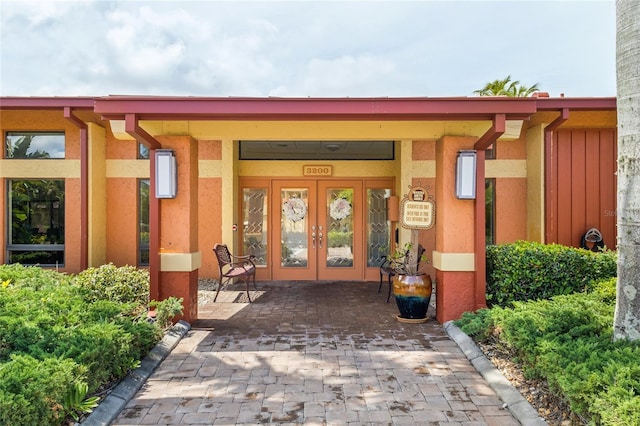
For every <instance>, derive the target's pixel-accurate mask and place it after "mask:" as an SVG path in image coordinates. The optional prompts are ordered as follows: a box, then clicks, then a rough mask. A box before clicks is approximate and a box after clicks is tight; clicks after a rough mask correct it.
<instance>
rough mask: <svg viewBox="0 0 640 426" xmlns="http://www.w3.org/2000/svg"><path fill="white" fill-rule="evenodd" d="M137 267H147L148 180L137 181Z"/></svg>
mask: <svg viewBox="0 0 640 426" xmlns="http://www.w3.org/2000/svg"><path fill="white" fill-rule="evenodd" d="M138 265H139V266H148V265H149V179H138Z"/></svg>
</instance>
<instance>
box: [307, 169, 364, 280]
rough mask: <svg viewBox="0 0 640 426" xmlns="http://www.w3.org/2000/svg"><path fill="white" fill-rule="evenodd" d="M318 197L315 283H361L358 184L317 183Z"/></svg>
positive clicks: (360, 190)
mask: <svg viewBox="0 0 640 426" xmlns="http://www.w3.org/2000/svg"><path fill="white" fill-rule="evenodd" d="M318 194H319V195H318V196H319V197H320V198H321V199H319V200H318V208H319V209H320V211H319V212H318V215H319V221H318V233H319V243H318V258H319V260H318V279H320V280H331V279H333V280H338V279H339V280H350V279H352V280H358V279H362V273H363V263H364V262H363V259H362V228H363V226H362V219H363V217H362V213H363V210H362V201H361V200H362V198H363V196H362V181H360V180H353V181H352V180H344V181H319V182H318Z"/></svg>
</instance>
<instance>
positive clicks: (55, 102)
mask: <svg viewBox="0 0 640 426" xmlns="http://www.w3.org/2000/svg"><path fill="white" fill-rule="evenodd" d="M94 99H95V98H88V97H53V98H46V97H28V98H18V97H3V98H0V108H2V109H37V110H43V109H62V108H65V107H71V108H74V109H93V108H94Z"/></svg>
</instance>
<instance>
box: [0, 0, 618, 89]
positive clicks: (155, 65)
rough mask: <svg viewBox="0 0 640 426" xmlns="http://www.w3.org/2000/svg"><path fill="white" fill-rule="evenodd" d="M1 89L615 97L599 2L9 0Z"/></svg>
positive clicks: (608, 17)
mask: <svg viewBox="0 0 640 426" xmlns="http://www.w3.org/2000/svg"><path fill="white" fill-rule="evenodd" d="M0 14H1V16H0V18H1V22H0V24H1V27H2V29H1V31H2V33H1V40H0V41H1V43H2V44H1V46H0V48H1V53H0V71H1V72H0V94H2V95H5V96H6V95H23V96H31V95H106V94H155V95H203V96H270V95H272V96H354V97H355V96H460V95H471V93H472V92H473V90H475V89H477V88H479V87H481V86H482V85H484V83H486V82H488V81H490V80H494V79H497V78H502V77H504V76H506V75H508V74H511V76H512V77H513V78H515V79H518V80H520V81H522V82H523V83H525V84H533V83H536V82H539V83H540V87H541V88H542V89H543V90H547V91H549V92H551V93H552V95H558V94H559V93H561V92H564V93H566V94H567V95H571V96H614V95H615V5H614V4H613V1H611V0H607V1H600V2H590V1H586V2H577V1H576V2H563V1H555V2H553V1H551V2H494V1H481V2H462V1H451V2H439V1H426V0H425V1H393V2H391V1H373V2H364V1H341V2H312V1H295V2H291V1H285V2H275V1H258V2H244V1H240V2H227V1H122V2H107V1H97V0H96V1H64V0H62V1H37V2H36V1H6V0H2V7H1V8H0Z"/></svg>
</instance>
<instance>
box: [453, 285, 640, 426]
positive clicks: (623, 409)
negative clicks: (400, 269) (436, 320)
mask: <svg viewBox="0 0 640 426" xmlns="http://www.w3.org/2000/svg"><path fill="white" fill-rule="evenodd" d="M615 286H616V279H615V278H614V279H610V280H607V281H603V282H599V283H596V284H593V288H592V290H590V291H589V292H581V293H575V294H571V295H562V296H556V297H553V298H551V299H550V300H538V301H532V302H526V303H525V302H516V303H514V306H513V307H512V308H500V307H495V308H493V309H484V310H480V311H478V312H477V313H473V314H471V313H467V314H464V315H463V317H462V319H461V320H458V321H456V324H457V325H458V326H459V327H461V328H462V330H463V331H465V332H466V333H467V334H469V335H472V336H474V337H475V339H476V340H480V341H486V340H489V339H494V340H495V341H496V342H497V343H498V344H499V345H501V346H502V347H503V348H504V349H505V350H506V351H508V352H509V353H511V354H512V356H513V359H514V360H515V361H516V362H518V363H520V364H521V365H522V366H523V368H524V370H525V374H526V375H527V376H529V377H536V378H546V380H547V381H548V383H549V385H550V386H551V388H552V389H553V390H554V391H556V392H557V393H559V394H561V395H562V396H563V397H564V398H565V399H566V400H567V401H568V402H569V403H570V405H571V409H572V410H573V411H574V412H575V413H577V414H579V415H580V416H582V417H584V418H587V419H589V422H590V424H597V425H638V424H640V363H639V360H640V343H637V342H636V343H633V342H629V341H617V342H614V341H613V312H614V307H615V293H616V290H615Z"/></svg>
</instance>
